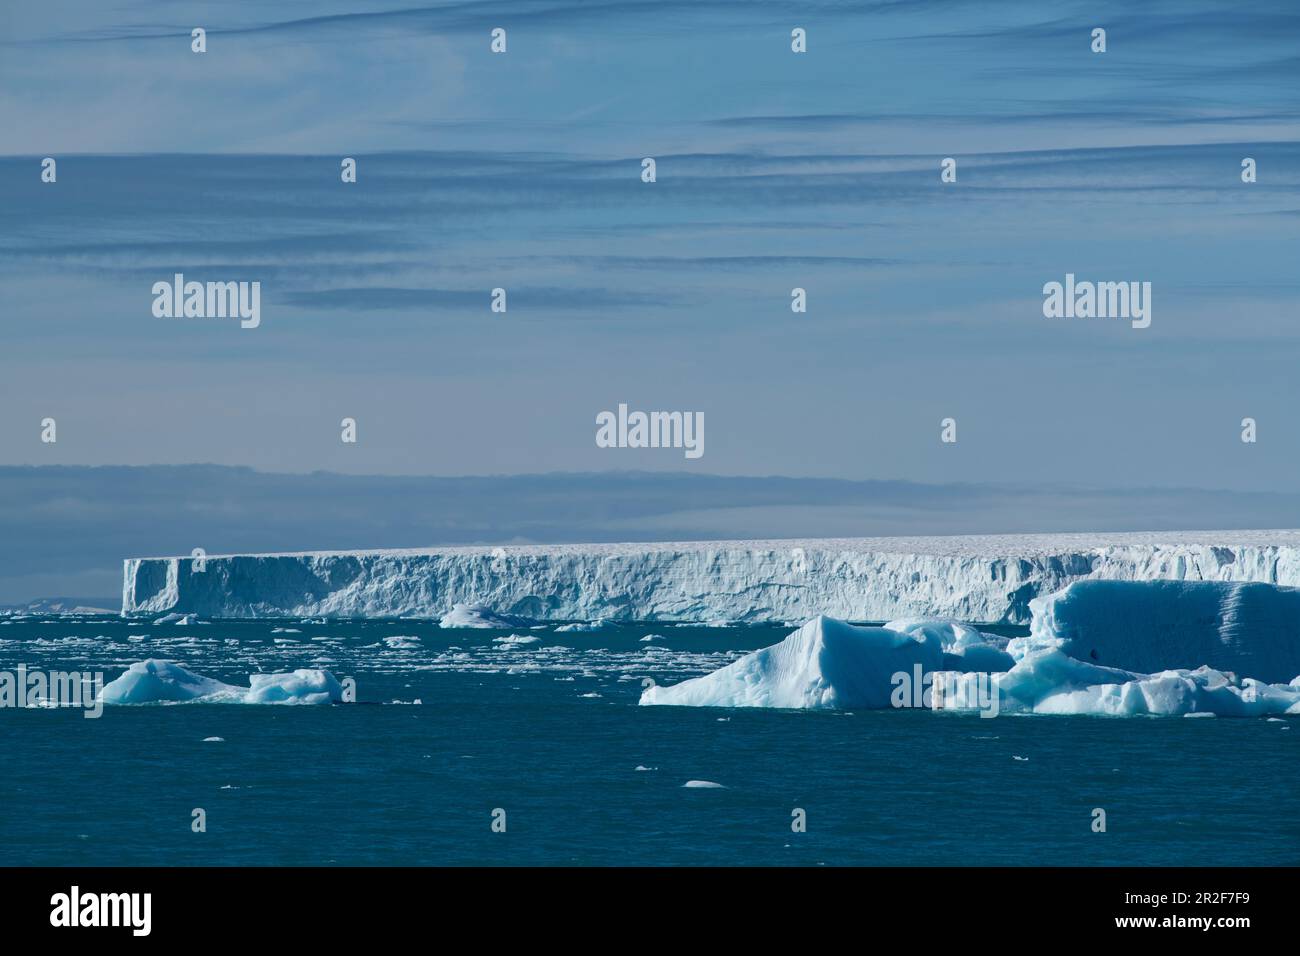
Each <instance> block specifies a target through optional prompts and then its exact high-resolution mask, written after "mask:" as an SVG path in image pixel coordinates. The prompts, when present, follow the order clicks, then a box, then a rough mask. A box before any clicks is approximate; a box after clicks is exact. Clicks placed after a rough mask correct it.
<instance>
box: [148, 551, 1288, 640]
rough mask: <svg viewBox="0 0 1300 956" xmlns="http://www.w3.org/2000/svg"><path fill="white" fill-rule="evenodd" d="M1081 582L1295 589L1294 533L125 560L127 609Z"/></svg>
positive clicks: (515, 604) (952, 603)
mask: <svg viewBox="0 0 1300 956" xmlns="http://www.w3.org/2000/svg"><path fill="white" fill-rule="evenodd" d="M1088 579H1104V580H1120V581H1146V580H1177V581H1257V582H1263V583H1267V584H1280V585H1293V586H1294V585H1300V531H1245V532H1219V531H1216V532H1180V533H1173V534H1155V533H1152V534H1110V535H1064V534H1051V535H1014V536H1007V535H997V536H968V537H930V538H859V539H820V540H808V541H797V540H790V541H716V542H696V543H683V544H674V543H664V544H609V545H553V546H527V547H499V548H487V547H483V548H444V549H429V550H412V551H372V552H317V553H301V554H270V555H228V556H208V557H207V558H206V559H204V561H203V563H202V565H198V564H197V563H196V562H195V561H193V560H192V559H190V558H188V557H169V558H167V557H164V558H132V559H128V560H127V561H126V562H125V566H124V576H123V588H122V613H123V614H128V615H131V614H161V613H167V612H173V613H197V614H199V615H202V616H206V617H272V616H276V617H279V616H293V617H314V616H325V617H422V618H434V619H436V618H440V617H442V616H443V615H445V614H448V613H450V612H451V611H452V609H453V606H454V605H455V604H472V605H477V606H481V607H483V608H489V609H491V610H492V611H494V612H496V613H498V614H508V615H516V616H519V617H525V618H529V619H534V620H565V621H572V620H594V619H597V618H605V619H609V620H614V621H618V620H624V621H627V620H639V621H711V620H717V619H727V620H732V621H738V622H746V623H759V622H777V623H787V622H803V621H806V620H808V619H809V618H812V617H814V616H816V615H820V614H826V615H829V616H832V617H836V618H840V619H843V620H850V621H887V620H891V619H894V618H908V617H948V618H956V619H958V620H963V621H978V622H988V623H993V622H1009V623H1025V622H1027V621H1029V619H1030V610H1029V602H1030V601H1031V600H1033V599H1034V598H1036V597H1039V596H1045V595H1048V594H1051V593H1053V592H1055V591H1059V590H1060V589H1062V588H1064V587H1066V586H1067V585H1069V584H1071V583H1072V582H1074V581H1080V580H1088Z"/></svg>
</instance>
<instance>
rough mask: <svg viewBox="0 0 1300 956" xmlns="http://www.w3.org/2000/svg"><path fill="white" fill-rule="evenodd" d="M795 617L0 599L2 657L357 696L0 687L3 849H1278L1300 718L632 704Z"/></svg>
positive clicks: (236, 856)
mask: <svg viewBox="0 0 1300 956" xmlns="http://www.w3.org/2000/svg"><path fill="white" fill-rule="evenodd" d="M789 630H790V628H786V627H686V626H672V625H665V624H644V625H618V626H612V627H601V628H600V629H599V630H595V631H569V632H561V631H557V629H556V628H555V627H546V628H541V629H528V628H522V629H521V628H514V629H500V630H498V629H456V630H450V629H440V628H438V627H437V625H436V624H434V623H430V622H417V621H404V620H394V621H331V622H325V621H300V620H280V621H269V620H268V621H253V622H231V621H212V622H206V623H205V622H200V623H195V624H191V625H179V626H178V625H175V624H153V623H151V622H149V621H129V622H128V621H123V620H121V619H120V618H118V617H116V616H110V615H101V616H81V617H68V616H48V617H25V618H24V617H11V618H0V670H8V671H13V670H15V669H16V668H17V666H18V665H19V664H20V663H22V664H26V665H27V666H28V668H29V669H43V670H80V671H103V672H104V676H105V679H106V680H112V679H113V678H115V677H117V676H118V675H119V674H120V673H121V672H122V670H123V669H124V668H125V667H126V666H127V665H129V664H130V663H132V662H134V661H139V660H144V659H146V658H150V657H152V658H160V659H167V660H174V661H177V662H179V663H181V664H182V665H183V666H185V667H187V668H189V669H190V670H193V671H196V672H198V673H200V674H203V675H204V676H208V677H215V678H218V679H220V680H223V681H226V682H228V683H232V684H244V685H246V684H247V683H248V675H249V674H250V673H257V672H259V671H261V672H274V671H284V670H292V669H294V668H300V667H319V668H325V669H328V670H330V671H331V672H332V673H334V674H335V676H337V677H338V678H340V679H343V678H345V677H351V678H353V679H354V680H355V681H356V686H357V696H358V702H357V703H356V704H337V705H324V706H310V705H298V706H285V705H253V704H235V703H228V704H211V703H182V704H164V705H141V706H120V707H109V708H105V710H104V713H103V715H102V717H100V718H99V719H93V720H91V719H86V718H85V717H83V715H82V712H81V711H80V710H77V709H73V708H58V709H55V708H37V709H13V708H3V709H0V865H6V866H12V865H114V864H121V865H143V864H159V865H187V864H212V865H271V864H275V865H295V864H336V865H354V864H444V865H471V864H487V865H494V864H506V865H546V864H561V865H564V864H608V865H634V864H645V865H668V864H687V865H690V864H722V865H733V864H736V865H741V864H757V865H769V864H788V865H804V866H816V865H829V866H835V865H860V864H866V865H872V864H896V865H927V864H947V865H966V864H969V865H980V866H987V865H1016V864H1028V865H1105V864H1124V865H1175V864H1187V865H1236V864H1243V865H1252V864H1259V865H1278V864H1287V865H1296V864H1300V789H1298V788H1297V787H1296V783H1295V781H1296V772H1297V770H1298V769H1300V732H1298V731H1297V730H1296V729H1295V725H1296V724H1300V719H1296V718H1287V719H1285V720H1281V721H1277V720H1274V721H1268V720H1264V719H1227V718H1212V719H1198V720H1189V719H1185V718H1165V719H1153V718H1129V719H1119V718H1095V717H1043V716H1012V715H1002V716H999V717H996V718H993V719H988V718H981V717H979V716H977V715H973V714H953V713H932V712H927V711H889V712H866V711H859V712H849V713H829V712H815V713H814V712H792V711H773V710H741V709H737V710H719V709H705V708H701V709H695V708H674V707H638V706H637V699H638V697H639V695H640V692H641V690H642V687H643V686H644V683H645V681H647V680H654V681H657V682H660V683H673V682H675V681H678V680H680V679H682V678H685V677H691V676H696V675H699V674H703V673H706V672H708V671H711V670H714V669H715V668H717V667H719V666H721V665H723V664H726V663H728V662H730V661H731V660H734V659H735V658H737V657H739V656H740V655H741V654H743V653H745V652H748V651H750V650H753V649H755V648H758V647H762V646H765V645H768V644H772V643H775V642H776V641H778V640H780V639H781V638H782V637H784V636H785V635H786V634H787V633H788V632H789ZM1004 633H1015V631H1014V630H1012V629H1006V630H1004ZM648 635H657V636H656V637H655V639H653V640H643V638H645V637H646V636H648ZM213 737H217V738H220V740H208V739H207V738H213ZM688 781H705V782H709V783H713V784H718V785H719V786H716V787H700V786H694V787H687V786H684V785H685V784H686V783H687V782H688ZM1097 808H1100V809H1102V810H1104V811H1105V823H1106V829H1105V832H1094V820H1095V819H1097V816H1096V814H1095V812H1094V811H1095V810H1096V809H1097ZM196 809H202V810H203V811H204V817H205V822H206V830H205V831H204V832H195V830H194V828H193V821H194V819H195V816H194V811H195V810H196ZM798 811H803V812H802V814H800V813H798ZM800 818H802V819H804V820H805V821H806V830H805V832H796V829H795V826H794V824H795V823H796V822H797V821H798V820H799V819H800ZM503 819H504V824H505V828H504V832H496V831H494V829H493V823H494V820H495V821H497V823H498V829H499V827H500V821H501V820H503Z"/></svg>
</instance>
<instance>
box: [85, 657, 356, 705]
mask: <svg viewBox="0 0 1300 956" xmlns="http://www.w3.org/2000/svg"><path fill="white" fill-rule="evenodd" d="M249 683H250V686H249V687H236V686H235V685H233V684H225V683H222V682H221V681H219V680H213V679H212V678H211V677H204V676H202V675H200V674H196V673H194V672H193V671H190V670H186V669H185V668H184V667H181V665H179V664H177V663H175V662H174V661H159V660H153V659H150V660H147V661H138V662H137V663H135V664H132V665H131V666H130V667H128V668H127V669H126V673H124V674H123V675H122V676H121V677H119V678H117V680H114V681H110V682H109V683H108V684H105V685H104V690H103V692H102V694H101V699H102V700H103V702H104V703H105V704H158V703H168V702H178V701H198V700H201V701H205V702H208V703H239V704H328V703H332V702H334V701H341V700H342V699H343V688H342V686H341V685H340V684H339V682H338V681H337V680H335V678H334V675H333V674H331V673H330V672H329V671H322V670H296V671H293V672H292V673H287V674H253V675H251V676H250V677H249Z"/></svg>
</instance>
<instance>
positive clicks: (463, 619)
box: [438, 604, 531, 627]
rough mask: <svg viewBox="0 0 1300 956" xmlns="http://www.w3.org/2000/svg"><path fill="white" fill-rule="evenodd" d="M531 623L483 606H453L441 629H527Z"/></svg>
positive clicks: (440, 622)
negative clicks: (497, 612)
mask: <svg viewBox="0 0 1300 956" xmlns="http://www.w3.org/2000/svg"><path fill="white" fill-rule="evenodd" d="M530 623H531V622H530V621H527V620H525V619H524V618H521V617H515V616H514V615H511V614H496V613H495V612H493V611H492V610H491V609H490V608H486V607H484V606H483V605H481V604H453V605H452V606H451V610H450V611H448V612H447V613H446V614H444V615H443V616H442V618H441V619H440V620H439V621H438V626H439V627H527V626H528V625H529V624H530Z"/></svg>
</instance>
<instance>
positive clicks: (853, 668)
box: [640, 581, 1300, 717]
mask: <svg viewBox="0 0 1300 956" xmlns="http://www.w3.org/2000/svg"><path fill="white" fill-rule="evenodd" d="M1297 602H1300V594H1298V593H1297V592H1295V591H1292V590H1290V589H1287V588H1274V587H1269V586H1267V585H1250V584H1220V583H1208V582H1166V581H1148V582H1113V581H1084V582H1077V583H1074V584H1071V585H1070V586H1069V587H1067V588H1065V589H1063V590H1062V591H1060V592H1058V593H1056V594H1053V595H1050V596H1048V597H1046V598H1044V599H1041V600H1035V601H1034V602H1033V603H1032V608H1033V613H1034V617H1033V621H1032V623H1031V625H1030V634H1029V636H1027V637H1020V638H1013V639H1011V640H1009V641H1008V640H1004V639H1002V638H999V637H998V636H997V635H993V634H986V633H983V632H981V631H978V630H976V629H975V628H973V627H971V626H970V625H967V624H963V623H962V622H960V621H955V620H949V619H924V618H917V619H901V620H897V621H891V622H889V623H888V624H886V625H885V626H884V627H880V628H865V627H854V626H852V625H849V624H845V623H844V622H842V621H836V620H833V619H831V618H828V617H824V616H821V617H817V618H815V619H814V620H812V621H809V622H808V623H807V624H805V625H804V626H803V627H802V628H800V629H799V630H798V631H796V632H794V633H793V634H790V635H789V636H788V637H786V638H785V640H783V641H781V642H780V643H778V644H775V645H773V646H771V647H766V648H763V649H762V650H759V651H755V652H753V653H751V654H748V655H746V656H744V657H742V658H740V659H739V660H737V661H734V662H732V663H731V664H728V665H727V666H725V667H722V668H720V669H719V670H716V671H714V672H712V673H710V674H706V675H704V676H702V677H697V678H693V679H691V680H686V681H683V682H682V683H680V684H675V685H672V686H669V687H657V686H656V687H649V688H647V689H646V690H645V691H644V692H643V693H642V695H641V700H640V702H641V703H642V704H647V705H649V704H677V705H685V706H696V707H703V706H707V707H780V708H796V709H823V708H849V707H862V708H870V707H874V708H883V707H888V706H899V705H900V704H902V705H906V706H914V704H913V703H912V701H913V700H914V699H915V700H918V702H919V701H922V700H923V706H927V707H932V708H933V709H936V710H937V709H944V710H956V711H963V710H964V711H977V710H978V711H981V712H982V713H984V714H985V715H986V716H995V715H996V714H998V713H1003V712H1007V713H1034V714H1088V715H1096V716H1113V717H1133V716H1188V715H1193V714H1195V715H1210V716H1224V717H1264V716H1270V715H1277V714H1300V677H1294V678H1292V679H1291V680H1290V681H1289V682H1286V683H1283V681H1286V675H1287V674H1295V673H1297V672H1300V658H1297V656H1296V654H1297V639H1296V625H1297V613H1298V612H1300V603H1297ZM1003 645H1004V646H1003ZM1207 660H1208V661H1209V663H1206V661H1207ZM1103 661H1105V663H1103ZM1111 661H1118V662H1125V663H1129V664H1130V665H1132V666H1127V667H1123V666H1116V665H1115V664H1113V663H1110V662H1111ZM1191 662H1197V663H1196V665H1195V666H1194V667H1193V666H1192V663H1191ZM1139 666H1142V668H1143V669H1141V670H1139V669H1138V667H1139ZM1249 671H1254V672H1256V673H1260V674H1262V675H1263V676H1262V677H1247V676H1238V672H1241V673H1247V672H1249ZM913 675H914V676H913ZM904 684H906V685H907V686H909V687H913V686H920V685H922V684H923V685H924V686H926V687H928V688H932V693H930V694H926V695H924V696H923V697H921V696H918V697H917V698H913V697H911V696H910V695H909V694H906V693H904V694H902V695H901V696H900V697H898V698H895V697H893V696H891V691H892V690H893V688H894V687H895V686H900V687H901V686H902V685H904Z"/></svg>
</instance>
